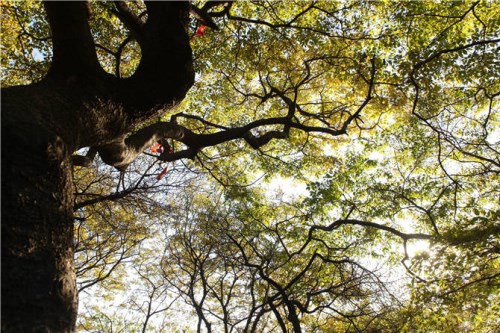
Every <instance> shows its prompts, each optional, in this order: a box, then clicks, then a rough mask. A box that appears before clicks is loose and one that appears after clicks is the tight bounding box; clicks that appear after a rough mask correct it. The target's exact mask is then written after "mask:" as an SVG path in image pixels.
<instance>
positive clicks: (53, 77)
mask: <svg viewBox="0 0 500 333" xmlns="http://www.w3.org/2000/svg"><path fill="white" fill-rule="evenodd" d="M147 7H148V20H147V22H146V24H144V26H143V27H141V29H142V30H141V31H137V32H136V33H137V34H140V39H139V40H138V41H139V43H140V45H141V49H142V54H143V56H142V59H141V63H140V66H139V68H138V70H137V71H136V73H135V74H134V76H133V77H131V78H129V79H124V80H120V79H117V78H114V77H111V76H110V75H107V74H105V73H104V71H103V70H102V68H100V66H99V63H98V62H97V57H96V55H95V49H94V46H93V41H92V36H91V35H90V28H89V26H88V22H87V14H88V13H87V10H86V6H85V5H84V3H83V2H47V3H46V4H45V8H46V11H47V14H48V19H49V22H50V25H51V30H52V41H53V51H54V57H53V64H52V67H51V69H50V71H49V74H48V75H47V77H46V78H45V79H44V80H43V81H41V82H40V83H37V84H33V85H29V86H23V87H12V88H7V89H2V332H5V333H7V332H9V333H10V332H13V333H14V332H15V333H22V332H57V333H59V332H64V333H66V332H73V331H74V329H75V322H76V315H77V307H78V302H77V291H76V280H75V273H74V269H73V214H72V212H73V195H72V186H71V181H72V180H71V172H72V170H71V167H72V166H71V164H70V156H71V154H72V153H73V152H74V151H75V150H77V149H78V148H80V147H84V146H92V147H103V146H104V147H108V146H109V147H111V148H116V147H121V148H123V147H122V146H123V145H121V144H117V142H118V143H121V142H124V141H123V140H124V138H125V137H126V135H127V133H129V132H130V131H131V130H132V129H133V128H134V127H135V126H137V125H140V124H141V123H142V122H144V121H147V120H150V119H151V118H152V117H156V116H158V115H159V114H161V113H164V112H165V111H166V110H167V109H168V108H169V107H173V106H175V105H176V103H178V102H179V101H181V100H182V99H183V98H184V96H185V94H186V92H187V91H188V89H189V88H190V87H191V85H192V84H193V80H194V72H193V68H192V55H191V48H190V46H189V38H188V36H187V33H186V30H185V29H186V26H187V19H188V16H187V15H188V11H189V5H188V4H187V3H178V2H175V3H174V2H155V3H148V4H147ZM170 132H172V131H170ZM170 132H168V133H170ZM172 133H173V134H172ZM172 133H171V135H174V134H175V135H179V134H178V133H177V132H176V131H173V132H172ZM146 139H147V138H146ZM146 141H147V140H146ZM132 143H133V142H132ZM132 146H133V147H132V148H134V149H132V150H133V151H132V152H133V153H136V151H137V150H140V148H141V147H135V146H134V145H133V144H132ZM125 148H126V149H125ZM125 148H124V149H122V150H123V151H120V152H119V153H123V152H128V150H130V149H131V148H130V147H128V146H125ZM129 148H130V149H129ZM115 150H116V149H115ZM103 151H106V150H105V149H104V150H103ZM106 152H109V149H108V150H107V151H106ZM115 155H116V154H115ZM118 155H119V154H118ZM125 155H127V154H125ZM128 155H130V152H129V154H128ZM128 155H127V156H128ZM132 155H133V154H132ZM127 156H125V157H127ZM125 157H124V158H125ZM127 158H128V157H127ZM122 159H123V158H122ZM117 163H118V162H117ZM122 164H123V163H122ZM118 165H121V164H119V163H118Z"/></svg>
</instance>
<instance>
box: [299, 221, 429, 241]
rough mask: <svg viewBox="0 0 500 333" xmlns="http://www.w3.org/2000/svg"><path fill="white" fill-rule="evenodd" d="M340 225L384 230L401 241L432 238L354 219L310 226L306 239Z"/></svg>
mask: <svg viewBox="0 0 500 333" xmlns="http://www.w3.org/2000/svg"><path fill="white" fill-rule="evenodd" d="M342 225H359V226H363V227H370V228H375V229H379V230H384V231H387V232H390V233H391V234H393V235H396V236H398V237H400V238H401V239H403V240H409V239H422V240H429V239H431V238H432V236H431V235H428V234H422V233H413V234H407V233H404V232H401V231H399V230H397V229H394V228H392V227H389V226H386V225H383V224H378V223H374V222H367V221H361V220H355V219H345V220H337V221H335V222H333V223H331V224H330V225H328V226H317V225H315V226H312V227H311V228H310V229H309V237H308V239H310V238H312V233H313V232H314V231H315V230H322V231H333V230H334V229H337V228H338V227H340V226H342Z"/></svg>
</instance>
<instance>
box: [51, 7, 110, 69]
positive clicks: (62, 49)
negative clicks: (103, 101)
mask: <svg viewBox="0 0 500 333" xmlns="http://www.w3.org/2000/svg"><path fill="white" fill-rule="evenodd" d="M44 6H45V11H46V13H47V17H48V21H49V24H50V29H51V32H52V44H53V46H52V48H53V59H52V66H51V68H50V71H49V75H57V76H63V77H65V78H67V77H70V76H73V75H77V76H89V75H96V74H98V73H103V72H104V70H103V69H102V68H101V66H100V64H99V61H98V60H97V54H96V51H95V46H94V40H93V38H92V35H91V33H90V26H89V23H88V17H89V9H88V3H87V2H84V1H75V2H73V1H68V2H50V1H46V2H44Z"/></svg>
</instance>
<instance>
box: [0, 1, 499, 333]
mask: <svg viewBox="0 0 500 333" xmlns="http://www.w3.org/2000/svg"><path fill="white" fill-rule="evenodd" d="M80 4H82V3H80ZM87 5H88V6H86V10H88V24H89V27H90V29H89V31H90V33H91V34H89V36H86V35H85V36H86V37H85V39H83V40H85V41H87V42H89V43H92V45H91V47H90V46H89V47H87V46H85V45H84V46H81V47H80V48H81V50H83V51H82V52H87V53H89V54H91V53H92V52H94V50H95V54H96V59H97V60H96V64H94V63H93V62H92V61H91V60H89V59H92V57H93V56H94V55H93V53H92V56H88V57H87V58H83V57H82V58H81V59H85V61H83V60H80V59H76V60H74V61H73V60H72V59H71V52H73V51H74V50H72V49H70V48H71V46H68V44H65V43H68V42H67V40H68V39H64V38H63V37H64V34H62V35H61V31H58V30H59V29H61V26H64V24H69V25H71V26H74V27H75V29H80V28H79V27H77V25H79V22H80V21H79V20H78V17H77V16H75V17H76V18H73V17H70V14H69V13H68V14H64V12H62V10H63V9H64V7H63V6H68V8H70V7H71V6H72V5H71V4H65V5H62V4H57V3H51V4H46V5H45V8H44V5H43V4H42V3H40V2H38V1H23V2H5V1H4V2H2V4H1V6H2V21H1V29H2V30H1V33H2V58H1V61H2V90H4V88H5V87H9V88H7V90H8V89H16V88H14V87H15V86H25V87H32V89H34V90H33V91H34V93H33V94H34V95H33V96H41V95H40V94H41V93H40V91H42V90H41V89H44V90H43V93H44V94H46V96H49V98H48V99H47V101H48V102H40V103H39V104H36V105H45V104H44V103H46V104H47V106H50V105H56V106H57V105H59V104H57V103H59V102H60V101H61V100H63V99H64V98H62V97H57V96H60V95H57V94H56V93H55V91H57V92H58V93H59V92H62V93H61V94H63V95H64V94H68V95H71V98H73V96H77V95H78V96H80V97H78V99H76V102H74V103H73V102H71V103H66V102H64V103H65V104H63V105H66V106H67V105H70V106H72V107H74V106H75V107H76V108H78V110H80V109H81V110H82V111H75V114H76V113H77V112H78V118H77V119H79V121H80V120H81V121H82V122H81V124H84V125H83V126H81V127H78V130H74V129H73V130H72V127H69V124H70V123H71V122H72V121H73V120H71V118H70V117H69V116H66V113H65V112H67V113H68V114H69V113H71V112H73V111H71V110H67V111H66V110H63V108H62V107H57V109H58V110H62V111H56V112H58V113H54V114H56V116H54V117H52V116H49V115H51V113H49V112H45V111H44V112H41V113H40V115H38V113H35V112H36V110H35V111H34V113H32V114H26V117H30V119H29V120H26V122H28V121H32V122H35V121H38V118H37V117H39V118H40V119H43V122H44V123H47V124H49V123H51V122H52V123H54V122H58V125H54V126H48V127H49V128H55V130H54V131H55V132H57V133H64V135H63V134H61V135H60V136H61V137H62V138H63V139H64V140H65V142H66V146H67V147H68V148H67V153H68V154H69V155H71V154H72V155H73V157H72V158H73V159H72V161H73V165H72V166H71V168H72V169H71V180H68V182H70V184H71V190H70V192H71V193H70V194H68V198H71V202H70V204H71V210H72V216H71V218H72V219H73V224H72V227H73V232H74V237H73V239H72V242H73V245H74V271H75V274H76V276H77V280H76V281H77V284H76V288H77V289H78V293H79V298H80V306H79V317H78V321H77V324H76V331H78V332H226V333H229V332H274V331H276V332H494V331H496V329H500V322H499V321H498V318H497V315H498V312H499V311H500V308H499V305H498V304H500V299H499V296H498V295H499V293H498V292H499V281H500V280H499V277H500V259H499V254H500V243H499V241H500V224H499V220H500V210H499V199H498V198H499V194H500V183H499V173H500V154H499V144H500V113H499V102H498V100H499V94H500V80H499V77H500V62H499V61H498V53H499V50H500V38H499V36H500V34H499V32H500V3H499V2H496V1H474V2H472V1H461V2H457V1H440V2H434V1H412V2H406V1H366V2H360V1H341V2H337V1H283V2H275V1H262V2H261V1H251V2H246V1H245V2H243V1H242V2H229V1H209V2H205V1H193V2H192V3H191V4H190V5H189V6H190V7H189V8H188V5H185V7H182V8H183V9H182V8H181V9H176V8H177V7H175V8H174V9H171V8H170V7H168V5H165V3H162V2H151V3H146V4H145V3H143V2H141V1H138V2H124V1H114V2H100V1H95V2H94V1H91V2H90V3H88V4H87ZM160 6H165V8H167V9H165V8H160ZM180 6H181V5H179V8H180ZM172 8H173V7H172ZM58 11H61V12H58ZM188 11H189V19H188V18H187V15H188V14H187V12H188ZM75 12H76V11H75ZM46 13H47V16H46ZM71 13H72V12H71ZM172 13H174V14H172ZM178 13H180V14H178ZM64 15H68V16H67V18H66V19H67V20H68V22H70V23H64V20H61V21H59V18H60V17H64ZM56 18H57V19H56ZM183 19H184V20H185V21H184V22H185V23H184V25H182V24H177V23H176V22H181V23H182V22H183V21H182V20H183ZM61 22H63V23H64V24H63V23H61ZM75 22H76V23H75ZM165 22H167V23H165ZM171 22H172V23H171ZM49 23H50V24H49ZM77 23H78V24H77ZM58 24H59V25H60V26H59V25H58ZM64 27H66V26H64ZM62 30H64V29H62ZM183 31H186V32H187V35H185V34H186V33H185V32H183ZM68 34H69V33H68ZM162 34H163V35H162ZM81 35H83V34H81ZM61 36H63V37H61ZM158 36H166V37H165V40H163V39H162V38H160V37H158ZM188 41H189V45H187V44H186V43H187V42H188ZM82 45H83V44H82ZM94 45H95V47H94ZM172 45H173V46H172ZM189 46H190V48H191V49H192V60H189V59H191V58H190V54H189V57H188V51H186V50H188V49H189ZM68 49H69V51H68ZM75 49H76V48H75ZM75 52H76V51H75ZM189 52H190V51H189ZM186 59H188V60H186ZM191 61H192V64H191ZM97 62H98V64H97ZM158 64H162V65H161V66H159V65H158ZM163 64H167V65H168V66H167V65H165V66H163ZM65 66H68V68H77V67H78V68H80V69H81V68H83V67H86V69H85V68H84V69H85V70H83V71H82V70H78V71H77V70H75V71H74V72H72V71H68V69H67V68H65ZM79 66H80V67H79ZM190 66H192V67H190ZM93 70H95V71H96V72H95V77H102V78H104V79H102V80H101V79H99V80H94V79H93V76H92V75H94V72H92V71H93ZM101 71H102V73H101ZM104 72H105V73H104ZM68 73H69V74H68ZM89 73H91V74H89ZM157 73H158V76H159V77H161V79H162V80H157V81H155V80H150V79H149V78H150V77H153V76H154V75H156V74H157ZM87 75H88V77H90V79H87ZM98 75H100V76H98ZM190 75H192V76H194V83H193V78H192V77H190ZM47 78H49V80H48V79H47ZM60 78H62V79H61V80H62V81H61V82H64V84H63V86H60V85H56V83H54V82H59V81H57V80H59V79H60ZM165 78H167V79H168V80H169V81H168V80H165ZM143 79H144V80H143ZM51 80H52V81H51ZM163 81H168V82H167V83H165V84H163V83H162V82H163ZM47 82H48V84H49V85H48V86H47V87H48V88H46V87H45V86H44V85H43V84H45V83H47ZM145 82H147V83H145ZM137 83H140V84H137ZM40 87H42V88H40ZM61 87H63V88H61ZM110 87H113V88H110ZM114 87H118V88H117V90H116V91H115V90H113V89H114ZM122 88H123V89H122ZM36 89H38V90H36ZM118 89H120V90H118ZM11 91H12V90H11ZM51 92H54V96H55V97H54V98H53V99H51V97H50V96H51ZM2 94H3V92H2ZM37 94H38V95H37ZM90 96H91V97H92V99H90ZM69 98H70V97H68V99H69ZM12 100H13V101H15V102H11V101H12ZM21 100H22V97H20V99H8V104H7V108H8V107H11V106H12V105H18V104H19V103H20V102H19V101H21ZM38 100H40V98H38ZM38 100H37V101H38ZM87 101H88V105H91V104H92V107H90V106H87V104H86V103H87ZM116 101H119V103H118V102H116ZM16 103H17V104H16ZM37 103H38V102H37ZM61 103H62V102H61ZM2 104H3V102H2ZM94 109H99V110H104V111H102V112H108V113H99V112H101V111H99V112H97V111H96V112H93V111H91V110H94ZM89 110H90V111H89ZM108 114H109V116H108ZM22 115H23V114H22V113H21V114H20V115H19V116H17V117H18V118H19V119H21V118H22ZM87 115H88V116H87ZM18 118H10V116H9V118H5V119H7V121H5V120H4V116H3V115H2V131H4V124H5V126H9V128H13V129H10V131H15V130H17V129H18V128H20V127H22V126H23V124H25V123H24V121H25V120H24V119H23V120H22V121H20V120H18ZM11 119H15V120H11ZM102 119H106V122H105V121H104V120H102ZM117 119H118V120H117ZM65 126H66V127H65ZM93 127H95V130H94V129H93ZM64 128H67V130H65V129H64ZM80 129H81V131H80ZM72 131H73V132H72ZM9 133H10V132H9ZM19 136H21V134H19ZM16 138H17V137H14V138H10V137H8V138H6V137H5V136H4V134H2V141H3V142H5V141H6V140H13V139H16ZM16 140H17V139H16ZM27 140H32V139H31V136H29V137H28V139H27ZM31 142H33V140H32V141H31ZM15 144H16V142H14V143H13V144H10V145H9V147H10V146H14V145H15ZM2 145H3V144H2ZM29 145H30V143H29V141H28V142H27V143H26V146H29ZM66 146H65V147H66ZM22 147H24V146H22ZM12 149H14V148H12ZM30 149H31V148H30ZM33 149H35V148H33ZM65 149H66V148H65ZM8 151H10V150H8ZM65 151H66V150H65ZM23 152H24V151H23ZM27 153H28V152H27ZM96 154H98V155H96ZM69 155H68V156H69ZM97 156H99V158H98V157H97ZM8 158H9V156H8V155H7V153H5V154H4V152H2V165H3V168H4V161H5V160H6V159H8ZM22 161H25V159H23V160H22ZM5 163H7V162H5ZM34 167H35V168H36V165H35V166H34ZM9 170H10V169H9ZM61 177H63V176H61ZM14 181H16V180H14V179H4V176H2V187H5V186H6V185H5V184H10V182H14ZM68 184H69V183H68ZM8 186H10V185H8ZM9 193H10V192H9ZM32 205H33V204H32ZM8 207H10V206H8ZM2 208H3V209H4V204H3V203H2ZM2 230H4V229H3V228H2ZM2 232H3V233H4V231H2ZM9 235H10V234H9ZM2 242H4V236H2ZM6 246H7V245H6ZM2 252H4V250H3V251H2ZM2 256H3V254H2ZM2 266H3V264H2ZM9 267H10V266H9ZM3 268H4V267H3ZM2 270H3V272H2V279H4V276H7V275H6V274H9V271H8V272H4V269H2ZM2 294H4V290H3V289H2ZM3 296H4V295H3Z"/></svg>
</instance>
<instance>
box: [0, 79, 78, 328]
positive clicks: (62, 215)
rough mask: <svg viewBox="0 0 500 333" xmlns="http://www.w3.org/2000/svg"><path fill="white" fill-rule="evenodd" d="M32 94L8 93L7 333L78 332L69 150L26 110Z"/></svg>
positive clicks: (4, 206) (5, 137)
mask: <svg viewBox="0 0 500 333" xmlns="http://www.w3.org/2000/svg"><path fill="white" fill-rule="evenodd" d="M26 90H27V89H22V88H21V89H13V90H10V91H2V332H6V333H7V332H16V333H18V332H72V331H73V330H74V326H75V320H76V313H77V293H76V281H75V273H74V270H73V219H72V208H73V200H72V187H71V168H70V164H69V158H68V150H67V148H66V147H65V144H64V142H63V141H62V139H61V138H60V137H58V136H57V135H55V134H54V133H53V132H51V131H50V130H49V129H48V128H46V126H45V125H44V123H43V122H39V119H37V112H36V110H28V108H30V106H29V104H28V103H30V102H33V100H30V98H29V97H27V96H26V95H24V94H23V92H25V91H26ZM11 92H12V94H11ZM10 95H14V96H15V98H11V96H10ZM23 99H24V100H25V101H24V102H21V101H22V100H23ZM33 106H34V107H36V103H33Z"/></svg>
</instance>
